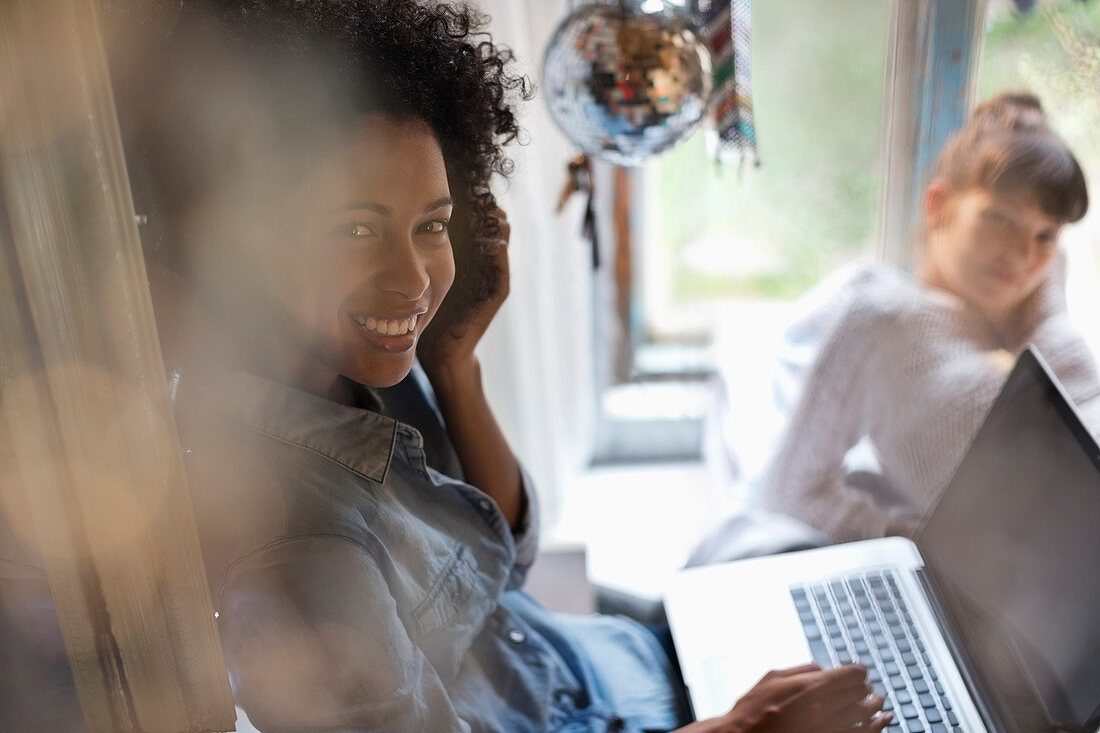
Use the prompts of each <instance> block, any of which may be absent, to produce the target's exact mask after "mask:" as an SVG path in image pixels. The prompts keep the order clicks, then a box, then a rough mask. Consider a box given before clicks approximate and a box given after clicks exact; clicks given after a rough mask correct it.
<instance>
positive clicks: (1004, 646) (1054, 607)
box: [917, 350, 1100, 730]
mask: <svg viewBox="0 0 1100 733" xmlns="http://www.w3.org/2000/svg"><path fill="white" fill-rule="evenodd" d="M917 544H918V545H919V546H920V549H921V553H922V554H923V555H924V558H925V561H926V562H927V565H928V567H929V568H930V569H931V573H932V575H933V577H934V579H935V581H936V583H937V590H939V591H940V593H939V595H941V601H942V602H943V604H944V606H945V607H946V611H947V612H948V614H949V615H950V617H951V620H952V623H953V625H954V626H955V628H956V631H957V632H958V635H959V637H960V638H959V641H961V646H962V648H963V651H964V653H965V654H966V655H967V656H968V657H969V661H970V665H969V666H970V667H971V668H972V670H973V671H974V673H975V674H976V676H977V678H978V682H979V684H980V686H981V687H982V692H983V693H984V695H985V697H987V698H988V699H989V700H990V701H991V703H992V707H993V708H994V712H995V713H996V714H997V717H999V718H1000V719H1001V723H1002V724H1003V725H1005V727H1006V728H1007V729H1009V730H1040V729H1044V728H1047V727H1048V726H1050V725H1051V724H1054V725H1066V726H1069V727H1070V729H1073V730H1080V729H1081V728H1082V727H1083V726H1084V725H1085V724H1086V722H1088V721H1090V719H1091V718H1092V716H1093V714H1094V711H1095V710H1096V709H1097V706H1098V704H1100V567H1098V565H1100V449H1098V448H1097V445H1096V443H1095V441H1094V440H1093V439H1092V438H1091V437H1090V436H1089V434H1088V432H1087V431H1086V430H1085V428H1084V427H1082V425H1081V423H1080V421H1079V419H1078V418H1077V417H1076V414H1075V412H1074V410H1073V408H1071V407H1070V406H1069V404H1068V401H1067V399H1066V398H1065V397H1064V396H1063V393H1062V392H1061V390H1060V388H1059V387H1058V386H1057V385H1056V384H1055V382H1054V380H1053V378H1052V377H1051V376H1050V375H1049V373H1048V368H1047V367H1046V366H1045V364H1044V363H1043V362H1042V360H1041V358H1037V357H1036V356H1035V355H1034V354H1033V353H1032V352H1031V350H1028V351H1025V352H1024V354H1023V355H1022V356H1021V357H1020V360H1019V361H1018V362H1017V365H1016V368H1015V369H1014V370H1013V372H1012V374H1011V375H1010V376H1009V378H1008V380H1007V381H1006V383H1005V386H1004V388H1003V390H1002V392H1001V394H1000V396H999V397H998V398H997V400H996V402H995V403H994V405H993V407H992V408H991V410H990V412H989V415H988V416H987V418H986V421H985V423H984V424H983V426H982V428H981V429H980V430H979V432H978V434H977V436H976V437H975V438H974V441H973V443H972V444H971V447H970V450H969V451H968V452H967V455H966V457H965V458H964V459H963V462H962V464H961V465H960V467H959V469H958V471H957V472H956V474H955V477H954V478H953V479H952V481H951V484H950V486H949V487H948V488H947V490H946V491H945V492H944V493H943V495H942V498H941V499H940V501H939V503H938V504H937V505H936V507H935V509H934V510H933V512H932V514H931V515H930V516H929V518H928V520H927V521H926V523H925V525H924V526H923V527H922V529H921V532H920V535H919V537H918V538H917Z"/></svg>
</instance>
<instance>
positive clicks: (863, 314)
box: [693, 93, 1100, 564]
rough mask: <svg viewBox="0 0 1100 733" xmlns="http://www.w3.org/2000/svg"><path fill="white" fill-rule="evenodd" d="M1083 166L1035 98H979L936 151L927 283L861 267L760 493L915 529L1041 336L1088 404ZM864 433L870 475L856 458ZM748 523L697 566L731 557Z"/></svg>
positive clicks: (881, 527) (871, 525) (710, 547)
mask: <svg viewBox="0 0 1100 733" xmlns="http://www.w3.org/2000/svg"><path fill="white" fill-rule="evenodd" d="M1087 208H1088V194H1087V191H1086V187H1085V179H1084V175H1083V174H1082V171H1081V167H1080V165H1079V164H1078V162H1077V160H1076V159H1075V158H1074V156H1073V154H1072V152H1071V151H1070V150H1069V149H1068V148H1067V146H1066V145H1065V143H1064V142H1063V141H1062V140H1061V139H1060V138H1059V137H1058V136H1057V135H1056V134H1055V133H1054V132H1053V131H1052V130H1051V129H1050V127H1049V126H1048V125H1047V122H1046V118H1045V116H1044V114H1043V111H1042V108H1041V106H1040V104H1039V101H1038V100H1037V99H1036V98H1035V97H1034V96H1032V95H1030V94H1026V93H1009V94H1001V95H999V96H997V97H995V98H993V99H991V100H989V101H987V102H985V103H984V104H982V105H980V106H979V107H978V108H977V109H976V110H975V111H974V114H973V116H972V118H971V119H970V121H969V122H968V124H967V125H966V126H965V127H964V128H963V129H962V130H961V131H960V132H959V133H958V134H956V135H955V136H954V138H952V139H951V140H950V141H949V142H948V144H947V145H946V146H945V148H944V150H943V152H942V153H941V155H940V158H939V161H938V164H937V167H936V170H935V174H934V177H933V180H932V182H931V183H930V184H929V186H928V188H927V190H926V192H925V196H924V229H925V232H924V234H925V236H924V241H923V242H922V243H921V244H922V249H921V260H920V266H919V268H918V271H917V276H916V278H915V280H910V279H908V278H907V277H905V276H903V275H902V274H900V273H897V272H895V271H893V270H890V269H888V268H884V267H873V268H864V269H862V270H860V271H858V272H857V273H856V274H854V275H853V276H852V278H851V279H850V280H849V281H848V283H846V284H845V285H844V286H843V287H842V288H841V289H840V291H839V294H838V295H837V296H836V298H835V299H834V302H833V303H831V304H830V305H829V306H828V308H832V309H834V310H835V312H836V315H834V316H832V321H831V326H830V327H829V330H828V331H827V334H826V335H825V337H824V338H823V340H822V342H821V345H820V349H819V351H818V354H817V356H816V360H815V362H814V363H813V365H812V367H811V368H810V370H809V372H808V373H807V375H806V377H805V381H804V383H803V385H802V387H801V397H800V399H799V402H798V403H797V405H796V407H795V408H794V410H793V412H792V414H791V415H790V419H789V422H788V424H787V427H786V429H785V433H784V434H783V436H782V438H781V439H780V442H779V444H778V447H777V450H776V451H775V453H774V455H773V456H772V457H771V459H770V460H769V462H768V465H767V467H766V469H765V470H764V472H763V475H762V478H761V480H760V483H759V486H758V487H757V488H758V491H759V494H758V497H759V503H760V504H761V505H762V506H763V507H764V508H765V509H768V510H773V511H776V512H780V513H783V514H786V515H790V516H793V517H795V518H796V519H799V520H801V521H802V522H805V523H806V524H808V525H810V526H811V527H813V528H815V529H816V530H818V531H819V532H821V533H823V534H824V535H825V536H826V537H827V538H828V539H829V540H831V541H834V542H843V541H851V540H858V539H867V538H871V537H880V536H883V535H888V534H910V533H912V532H913V530H914V529H915V527H916V524H917V522H918V521H919V520H920V518H921V517H922V516H923V515H924V514H925V512H926V511H927V510H928V509H929V508H930V507H931V505H932V503H933V502H934V500H935V499H936V497H937V495H938V493H939V492H940V491H941V490H942V489H943V488H944V487H945V486H946V485H947V483H948V481H949V480H950V478H951V476H952V474H953V472H954V470H955V468H956V467H957V466H958V464H959V462H960V461H961V460H962V456H963V454H964V452H965V450H966V447H967V445H968V444H969V443H970V440H971V438H972V437H973V435H974V434H975V432H976V431H977V429H978V427H979V426H980V424H981V422H982V419H983V418H984V416H985V413H986V411H987V409H988V408H989V406H990V405H991V404H992V402H993V399H994V397H995V396H996V394H997V392H998V390H999V389H1000V386H1001V384H1002V382H1003V381H1004V378H1005V376H1007V373H1008V370H1009V369H1010V368H1011V366H1012V364H1013V362H1014V358H1015V356H1016V355H1017V354H1018V353H1019V352H1020V351H1021V350H1022V349H1023V348H1024V347H1025V346H1026V345H1027V344H1028V343H1029V342H1030V343H1034V344H1035V345H1036V346H1037V347H1038V349H1039V351H1040V352H1041V353H1042V355H1043V356H1044V357H1045V358H1046V359H1047V360H1048V361H1049V362H1050V364H1051V365H1052V367H1053V368H1054V371H1055V372H1056V373H1057V375H1058V377H1059V378H1060V379H1061V380H1062V382H1063V383H1064V384H1065V386H1066V388H1067V389H1068V390H1069V393H1070V395H1071V396H1072V397H1073V398H1074V399H1075V400H1076V401H1077V402H1078V403H1081V402H1084V401H1087V400H1089V399H1091V398H1092V397H1095V396H1096V395H1097V394H1098V392H1100V382H1098V380H1097V373H1096V367H1095V364H1094V360H1093V357H1092V355H1091V354H1090V352H1089V350H1088V348H1087V346H1086V345H1085V343H1084V341H1083V340H1082V338H1081V337H1080V335H1079V334H1078V333H1077V332H1076V331H1075V330H1074V329H1073V328H1072V327H1071V326H1070V324H1069V321H1068V318H1067V315H1066V304H1065V296H1064V277H1065V272H1064V256H1063V255H1062V254H1061V253H1060V252H1059V251H1058V235H1059V233H1060V231H1061V229H1062V227H1063V226H1064V225H1065V224H1067V223H1069V222H1074V221H1077V220H1078V219H1080V218H1081V217H1082V216H1084V214H1085V211H1086V209H1087ZM861 441H865V442H866V443H868V444H869V446H870V449H871V450H872V451H873V458H874V463H876V464H877V466H876V471H875V472H874V473H870V472H866V471H859V472H853V471H850V470H849V468H848V467H847V466H846V465H845V457H846V456H847V455H848V453H849V451H850V450H851V449H852V448H853V447H854V446H856V445H857V444H858V443H860V442H861ZM736 526H739V525H738V524H737V523H736V522H732V521H731V522H727V523H726V524H725V525H723V526H721V527H719V528H718V529H717V530H715V532H714V533H712V535H711V536H710V537H708V538H707V540H706V541H705V542H704V544H703V545H702V546H701V547H700V548H699V549H698V550H697V551H696V553H695V556H694V558H693V562H695V563H697V564H698V563H704V562H714V561H718V560H722V559H727V558H726V557H723V548H727V547H729V546H730V545H731V543H730V542H729V541H728V539H729V538H728V537H726V536H724V533H725V534H726V535H728V534H729V533H730V532H732V531H733V528H734V527H736Z"/></svg>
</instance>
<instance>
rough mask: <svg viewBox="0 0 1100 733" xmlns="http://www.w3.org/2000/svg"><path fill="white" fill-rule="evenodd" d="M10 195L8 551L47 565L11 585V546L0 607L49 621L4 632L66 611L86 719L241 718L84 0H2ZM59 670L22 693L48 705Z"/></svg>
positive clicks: (1, 294)
mask: <svg viewBox="0 0 1100 733" xmlns="http://www.w3.org/2000/svg"><path fill="white" fill-rule="evenodd" d="M0 196H2V198H0V398H2V403H0V407H2V412H0V427H3V428H6V429H7V434H8V435H9V436H10V446H8V445H5V446H4V447H5V448H6V449H7V448H10V450H11V452H12V454H13V461H12V462H13V463H14V464H15V470H13V471H11V472H10V474H9V475H7V476H6V477H2V478H6V479H7V480H5V481H2V482H0V489H2V491H0V513H2V514H3V516H2V517H0V518H2V519H3V520H5V521H4V522H0V527H2V526H4V525H5V524H6V525H7V526H8V527H9V528H11V529H12V530H13V532H14V534H15V536H14V537H7V538H2V539H4V540H6V541H4V542H0V550H2V551H3V552H5V553H13V554H16V555H18V554H19V553H20V552H25V553H26V555H27V556H29V557H31V558H36V559H37V560H39V561H40V562H41V564H42V565H43V566H44V570H45V575H46V577H47V578H48V580H49V589H48V592H47V591H46V589H44V588H42V587H41V586H42V584H41V583H39V584H38V585H37V586H36V587H38V588H39V589H40V591H41V594H42V595H43V596H44V597H43V598H27V597H25V595H24V594H22V593H18V592H10V591H12V590H13V589H16V590H19V589H22V588H26V587H27V585H28V583H27V580H28V578H30V575H29V574H27V575H25V576H20V575H19V574H18V573H15V574H14V575H13V574H11V573H10V572H9V570H10V568H11V567H20V566H21V565H20V563H19V558H18V557H17V558H15V559H14V560H13V559H12V558H0V560H6V561H7V562H6V563H0V570H5V572H3V573H0V600H2V601H3V602H4V603H3V604H0V614H7V615H8V616H10V617H13V618H20V617H21V618H23V619H29V620H30V622H31V623H29V624H27V625H25V626H20V625H18V624H15V623H12V624H10V625H9V626H8V628H14V629H16V631H17V632H18V631H19V630H26V631H27V632H28V634H32V635H33V634H34V633H37V634H38V636H30V637H28V638H26V639H23V640H20V639H14V640H13V639H5V641H6V642H9V643H13V644H19V643H20V641H23V642H25V644H24V645H23V646H28V645H29V646H31V647H32V648H33V647H34V646H35V645H36V644H38V645H41V642H42V639H41V638H40V637H41V635H42V634H43V631H42V629H44V628H46V629H48V628H49V622H50V621H52V618H51V615H52V611H53V609H54V608H56V617H57V620H58V621H60V633H61V635H62V636H63V638H64V646H65V650H66V652H67V654H68V659H69V666H70V668H71V671H72V677H73V680H74V682H75V687H76V693H77V696H78V697H79V701H80V707H81V708H82V710H83V718H84V722H85V724H86V726H87V728H88V729H89V730H90V731H93V733H94V732H97V731H104V732H106V731H119V730H158V731H165V732H169V731H211V730H227V729H231V728H232V726H233V720H234V717H235V716H234V710H233V704H232V700H231V695H230V690H229V684H228V682H229V679H228V674H227V672H226V669H225V665H224V661H223V658H222V650H221V645H220V642H219V639H218V636H217V631H216V628H215V625H214V612H213V606H212V604H211V600H210V595H209V591H208V587H207V582H206V575H205V571H204V568H203V564H202V558H201V555H200V552H199V545H198V537H197V532H196V529H195V524H194V521H193V519H192V510H191V504H190V499H189V496H188V493H187V490H186V485H185V478H184V473H183V463H182V457H181V455H180V450H179V443H178V438H177V435H176V428H175V423H174V421H173V418H172V413H171V408H170V404H169V398H168V389H167V384H166V381H165V371H164V365H163V362H162V358H161V353H160V347H159V343H158V339H157V333H156V330H155V327H154V321H153V312H152V307H151V303H150V296H149V287H148V282H147V280H146V275H145V267H144V263H143V260H142V253H141V246H140V242H139V240H138V235H137V229H136V226H135V217H134V211H133V206H132V203H131V199H130V189H129V181H128V180H127V175H126V167H125V164H124V161H123V155H122V147H121V141H120V135H119V130H118V124H117V120H116V115H115V109H114V104H113V100H112V95H111V84H110V81H109V79H108V76H107V67H106V63H105V60H104V53H103V47H102V43H101V39H100V32H99V26H98V23H97V19H96V15H95V11H94V9H93V5H92V2H91V1H90V0H59V1H58V2H50V3H45V4H43V3H40V2H36V1H35V0H9V1H7V2H4V3H3V4H0ZM22 567H30V566H27V565H22ZM37 577H38V579H39V580H40V579H41V573H38V575H37ZM51 596H52V601H51V598H50V597H51ZM31 604H33V605H34V607H33V608H31V609H30V610H29V611H28V612H27V613H25V614H22V613H21V612H22V611H27V610H28V609H27V608H26V607H27V606H29V605H31ZM32 656H33V655H32ZM7 681H8V680H5V682H7ZM61 684H62V679H61V678H59V677H57V676H56V675H54V676H52V677H50V678H48V685H47V686H46V689H34V690H29V692H31V693H32V694H33V700H31V701H29V702H28V701H26V700H20V701H19V702H20V703H21V704H22V705H23V706H24V709H26V710H29V711H30V712H31V713H32V714H35V715H36V716H37V715H38V714H42V715H49V714H50V711H49V710H46V709H45V708H48V707H51V706H54V705H57V704H58V701H59V700H60V699H61V698H62V690H60V689H52V687H53V686H55V685H61ZM34 700H37V706H36V703H35V702H34ZM5 705H6V706H7V705H9V703H5ZM30 727H36V726H34V725H30Z"/></svg>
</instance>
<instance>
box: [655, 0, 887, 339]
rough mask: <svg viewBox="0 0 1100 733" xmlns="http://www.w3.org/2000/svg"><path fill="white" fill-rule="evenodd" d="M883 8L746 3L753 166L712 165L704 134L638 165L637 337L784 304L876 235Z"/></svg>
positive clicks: (866, 2)
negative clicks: (642, 233) (641, 270)
mask: <svg viewBox="0 0 1100 733" xmlns="http://www.w3.org/2000/svg"><path fill="white" fill-rule="evenodd" d="M890 5H891V4H890V3H888V2H882V0H834V2H829V3H822V2H820V0H774V1H773V2H758V3H755V5H754V8H753V29H752V31H753V69H752V71H753V96H754V102H755V112H756V123H757V127H758V132H759V140H760V156H761V160H762V166H761V167H760V168H758V169H754V168H752V166H751V164H750V163H746V165H745V166H744V168H743V170H738V169H737V167H736V166H725V167H718V166H717V165H716V164H714V163H713V162H712V161H710V160H709V158H708V156H707V154H706V150H705V144H704V139H703V136H702V135H696V136H695V137H694V138H693V139H692V140H690V141H689V142H688V143H687V144H685V145H684V146H683V147H681V148H679V149H677V150H675V151H673V152H672V153H669V154H667V155H665V156H663V157H662V158H659V159H658V160H656V161H654V162H653V163H651V164H650V166H649V168H648V169H647V171H646V178H647V183H646V187H645V188H646V194H645V195H646V203H647V206H646V212H647V213H646V217H647V226H646V234H647V242H646V260H645V283H644V302H645V311H646V324H647V328H648V331H649V333H648V335H649V336H651V337H656V338H661V337H669V336H684V335H696V336H705V335H706V334H707V333H708V332H709V331H710V329H711V328H712V322H711V321H712V319H713V315H712V314H714V313H716V312H718V311H719V310H721V309H719V308H716V307H715V306H716V305H718V304H720V303H728V302H730V301H737V300H784V301H785V300H791V299H793V298H794V297H796V296H797V295H799V294H800V293H802V292H803V291H804V290H806V289H807V288H808V287H809V286H810V285H812V284H813V283H814V282H816V281H817V280H818V279H819V278H820V277H821V276H822V275H823V274H825V273H827V272H828V271H829V270H831V269H833V268H835V267H837V266H838V265H839V264H842V263H844V262H847V261H850V260H851V259H853V258H855V257H857V256H858V255H860V254H862V253H864V252H866V251H868V249H869V247H870V243H871V240H872V237H873V235H874V230H875V222H876V212H877V204H878V185H879V166H878V158H879V128H880V123H881V118H882V90H883V76H884V69H885V65H886V47H887V41H888V37H889V26H890V11H891V8H890Z"/></svg>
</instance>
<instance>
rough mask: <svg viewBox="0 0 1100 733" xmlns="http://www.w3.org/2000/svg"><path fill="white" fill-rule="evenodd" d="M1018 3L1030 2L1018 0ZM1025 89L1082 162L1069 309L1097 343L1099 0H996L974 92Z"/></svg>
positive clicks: (1070, 231)
mask: <svg viewBox="0 0 1100 733" xmlns="http://www.w3.org/2000/svg"><path fill="white" fill-rule="evenodd" d="M1021 4H1023V5H1028V4H1032V3H1028V2H1022V3H1021ZM1004 89H1028V90H1030V91H1032V92H1034V93H1035V94H1036V95H1038V97H1039V98H1040V100H1042V103H1043V108H1044V109H1045V110H1046V113H1047V116H1048V117H1049V118H1050V122H1051V124H1052V125H1053V127H1054V128H1055V129H1056V130H1058V132H1059V133H1061V134H1062V136H1063V137H1064V138H1065V139H1066V142H1068V143H1069V146H1070V148H1071V149H1072V150H1073V151H1074V153H1075V154H1076V155H1077V159H1078V160H1079V161H1080V162H1081V166H1082V167H1083V168H1084V170H1085V177H1086V179H1087V180H1088V182H1089V193H1090V194H1091V199H1092V206H1091V208H1090V210H1089V213H1088V215H1087V216H1086V217H1085V218H1084V219H1082V220H1081V221H1080V222H1078V223H1077V224H1074V225H1071V226H1068V227H1066V228H1065V229H1064V230H1063V233H1062V244H1063V246H1064V247H1065V249H1066V252H1067V256H1068V261H1069V283H1068V296H1069V302H1070V314H1071V316H1072V317H1074V319H1075V320H1076V321H1077V326H1078V328H1080V329H1081V330H1082V331H1084V332H1085V335H1086V337H1087V338H1088V339H1089V340H1090V342H1091V343H1092V346H1093V349H1094V351H1095V350H1097V347H1098V346H1100V319H1097V318H1096V317H1095V314H1096V313H1100V214H1098V213H1097V208H1098V207H1097V204H1096V201H1097V197H1098V189H1097V188H1096V182H1097V181H1100V135H1097V132H1096V131H1097V130H1100V2H1096V0H1087V1H1084V2H1083V1H1082V0H1057V1H1055V2H1045V3H1038V4H1035V7H1033V8H1032V9H1031V10H1030V11H1029V12H1026V13H1020V12H1018V11H1016V10H1015V6H1014V5H1013V4H1012V3H1009V2H1003V3H994V5H993V10H992V11H991V14H990V24H989V30H988V33H987V36H986V46H985V55H984V58H983V60H982V75H981V80H980V85H979V96H980V98H982V99H985V98H987V97H989V96H991V95H993V94H995V93H997V92H999V91H1002V90H1004Z"/></svg>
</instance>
